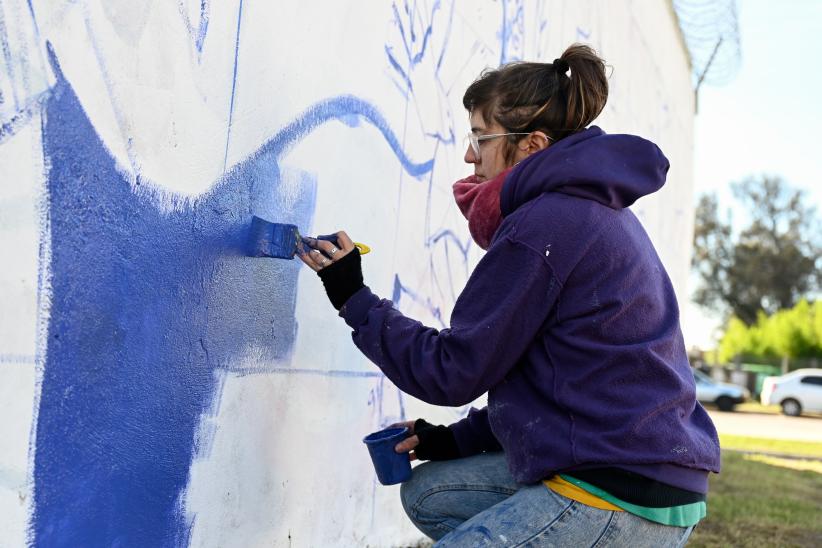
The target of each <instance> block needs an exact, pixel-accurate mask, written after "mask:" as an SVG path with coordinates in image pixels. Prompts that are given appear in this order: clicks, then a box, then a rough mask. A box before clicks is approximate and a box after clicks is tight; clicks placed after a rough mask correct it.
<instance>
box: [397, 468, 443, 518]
mask: <svg viewBox="0 0 822 548" xmlns="http://www.w3.org/2000/svg"><path fill="white" fill-rule="evenodd" d="M431 468H436V465H435V463H433V462H424V463H422V464H420V465H418V466H415V467H414V471H413V473H412V474H411V479H409V480H408V481H406V482H405V483H403V484H402V485H400V500H401V501H402V507H403V508H404V509H405V513H406V514H408V516H409V517H412V518H413V517H414V515H413V509H414V508H416V507H418V503H419V501H420V498H421V497H422V495H423V494H424V493H425V492H426V491H428V490H429V489H430V488H431V487H433V482H432V477H433V475H434V474H432V473H431Z"/></svg>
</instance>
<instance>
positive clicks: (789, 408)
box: [760, 369, 822, 417]
mask: <svg viewBox="0 0 822 548" xmlns="http://www.w3.org/2000/svg"><path fill="white" fill-rule="evenodd" d="M760 400H761V401H762V405H780V406H782V412H783V413H785V414H786V415H790V416H791V417H797V416H799V415H801V414H802V411H816V412H821V411H822V369H797V370H796V371H791V372H790V373H788V374H787V375H782V376H781V377H766V378H765V380H764V381H762V392H761V393H760Z"/></svg>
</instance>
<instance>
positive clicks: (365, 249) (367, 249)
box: [354, 242, 371, 255]
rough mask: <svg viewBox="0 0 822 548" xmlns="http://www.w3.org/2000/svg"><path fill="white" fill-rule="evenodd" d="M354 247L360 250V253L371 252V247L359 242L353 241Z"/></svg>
mask: <svg viewBox="0 0 822 548" xmlns="http://www.w3.org/2000/svg"><path fill="white" fill-rule="evenodd" d="M354 247H356V248H357V249H359V250H360V255H365V254H366V253H370V252H371V248H370V247H368V246H367V245H365V244H361V243H360V242H354Z"/></svg>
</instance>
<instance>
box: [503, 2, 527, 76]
mask: <svg viewBox="0 0 822 548" xmlns="http://www.w3.org/2000/svg"><path fill="white" fill-rule="evenodd" d="M501 7H502V27H501V28H500V33H499V36H500V56H499V64H500V65H504V64H506V63H510V62H512V61H521V60H522V58H523V55H524V48H525V39H524V34H525V11H524V9H523V5H522V0H503V1H502V2H501Z"/></svg>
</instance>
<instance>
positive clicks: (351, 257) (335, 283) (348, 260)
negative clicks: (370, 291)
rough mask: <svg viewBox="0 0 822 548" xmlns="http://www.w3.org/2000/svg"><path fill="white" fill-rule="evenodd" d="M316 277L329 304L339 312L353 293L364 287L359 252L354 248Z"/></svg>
mask: <svg viewBox="0 0 822 548" xmlns="http://www.w3.org/2000/svg"><path fill="white" fill-rule="evenodd" d="M317 275H318V276H319V277H320V279H321V280H322V281H323V285H324V286H325V292H326V293H327V294H328V298H329V299H330V300H331V304H332V305H334V308H336V309H337V310H339V309H340V308H342V305H344V304H345V302H346V301H347V300H348V299H350V298H351V296H352V295H353V294H354V293H356V292H357V291H359V290H360V289H362V288H363V287H365V284H364V283H363V280H362V264H361V262H360V250H359V249H357V248H354V249H353V250H352V251H351V252H350V253H348V255H346V256H345V257H343V258H342V259H340V260H339V261H335V262H333V263H331V264H330V265H328V266H327V267H325V268H322V269H320V270H319V271H318V272H317Z"/></svg>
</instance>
